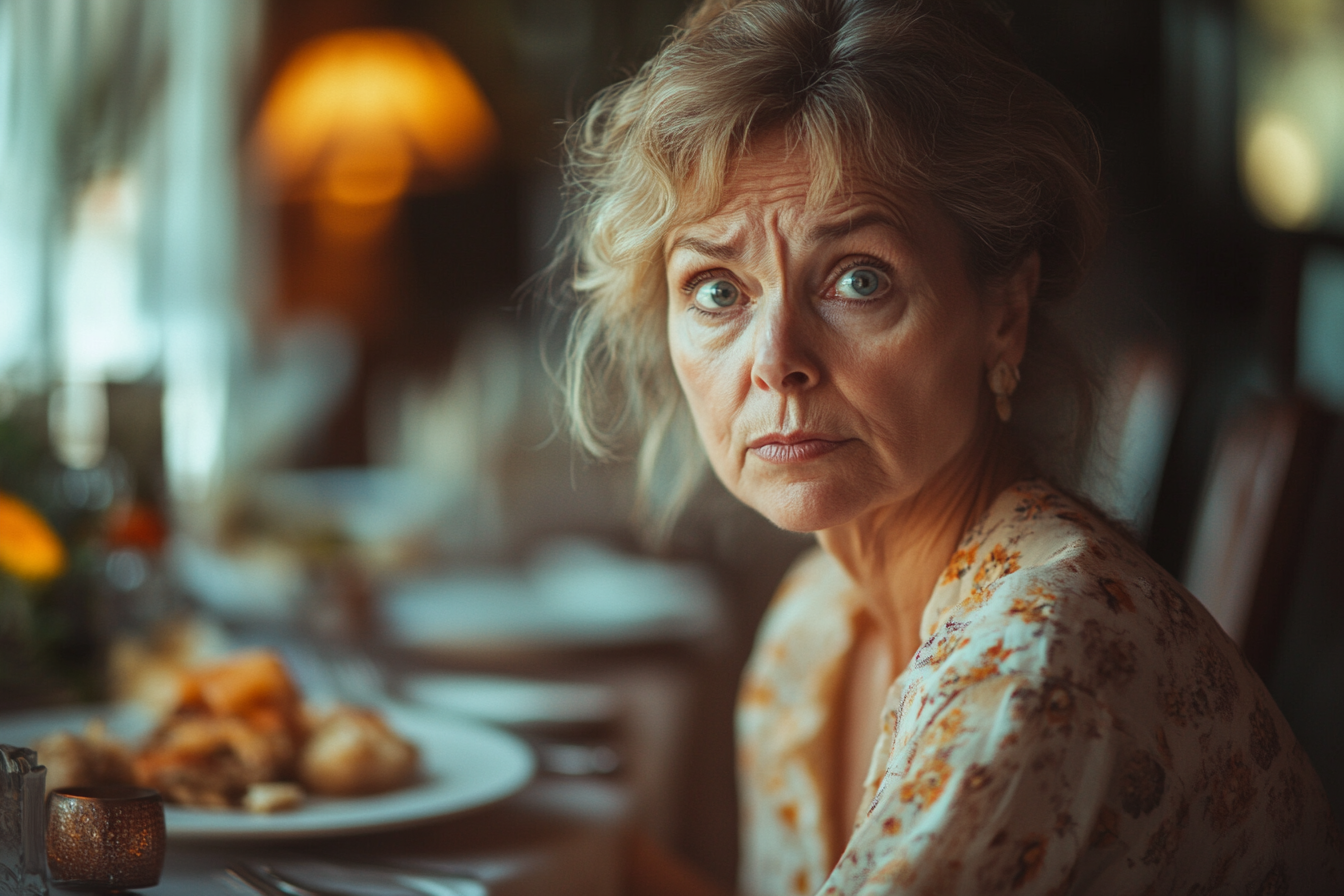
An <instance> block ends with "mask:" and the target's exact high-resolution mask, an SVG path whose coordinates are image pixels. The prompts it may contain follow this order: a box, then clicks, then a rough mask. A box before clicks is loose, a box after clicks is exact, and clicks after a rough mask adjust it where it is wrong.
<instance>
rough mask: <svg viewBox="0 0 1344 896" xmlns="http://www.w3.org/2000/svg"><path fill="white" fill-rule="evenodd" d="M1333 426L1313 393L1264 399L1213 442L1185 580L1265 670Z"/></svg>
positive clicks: (1239, 415) (1237, 415)
mask: <svg viewBox="0 0 1344 896" xmlns="http://www.w3.org/2000/svg"><path fill="white" fill-rule="evenodd" d="M1329 425H1330V417H1329V415H1328V414H1327V413H1326V412H1324V411H1322V410H1321V409H1320V408H1319V407H1317V406H1316V405H1314V404H1313V403H1311V402H1310V401H1308V400H1306V399H1303V398H1289V399H1269V398H1257V399H1253V400H1252V401H1250V402H1248V403H1247V404H1246V405H1244V406H1243V407H1241V408H1240V409H1239V410H1238V411H1237V412H1236V413H1235V414H1233V415H1232V417H1231V418H1229V420H1228V421H1227V423H1226V424H1225V425H1224V426H1223V428H1222V430H1221V432H1220V434H1219V437H1218V439H1217V442H1216V443H1215V446H1214V451H1213V458H1212V462H1211V464H1210V467H1209V474H1208V477H1207V478H1206V480H1205V484H1204V492H1203V496H1202V498H1201V501H1200V507H1199V510H1198V512H1197V514H1196V517H1195V528H1194V537H1193V539H1192V543H1191V549H1190V554H1189V557H1188V559H1187V562H1186V572H1185V577H1184V578H1185V584H1186V587H1188V588H1189V589H1190V591H1191V592H1192V593H1194V594H1195V596H1196V597H1198V598H1199V599H1200V600H1201V601H1202V602H1203V603H1204V605H1205V606H1206V607H1208V609H1209V611H1210V612H1211V613H1212V614H1213V616H1214V618H1215V619H1217V620H1218V622H1219V624H1221V625H1222V626H1223V628H1224V629H1225V630H1226V631H1227V633H1228V634H1229V635H1231V636H1232V637H1233V639H1235V640H1236V641H1237V643H1238V644H1240V645H1241V647H1242V649H1243V650H1244V651H1245V653H1246V657H1247V659H1248V660H1250V662H1251V665H1252V666H1254V667H1255V668H1256V670H1257V671H1259V672H1260V673H1261V674H1262V675H1263V674H1265V673H1266V672H1267V670H1268V666H1269V664H1270V662H1271V661H1272V660H1273V653H1274V649H1275V647H1276V646H1277V643H1278V635H1279V629H1280V627H1281V625H1282V622H1283V615H1284V611H1285V609H1286V607H1287V603H1288V599H1289V596H1290V594H1291V593H1292V587H1293V579H1294V575H1295V573H1296V570H1297V565H1298V562H1299V560H1300V553H1301V545H1302V541H1303V533H1304V531H1305V526H1306V521H1307V515H1308V514H1309V512H1310V509H1311V498H1312V495H1313V490H1314V486H1315V483H1316V480H1317V479H1318V477H1319V476H1320V473H1321V468H1322V464H1323V460H1324V456H1325V448H1326V443H1327V439H1328V434H1329V433H1328V430H1329Z"/></svg>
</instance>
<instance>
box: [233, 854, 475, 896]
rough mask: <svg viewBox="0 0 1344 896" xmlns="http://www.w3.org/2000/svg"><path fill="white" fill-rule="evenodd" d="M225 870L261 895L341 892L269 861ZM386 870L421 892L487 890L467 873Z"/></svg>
mask: <svg viewBox="0 0 1344 896" xmlns="http://www.w3.org/2000/svg"><path fill="white" fill-rule="evenodd" d="M228 871H229V874H231V875H233V876H234V877H235V878H237V879H238V880H240V881H242V882H243V883H244V884H246V885H247V886H249V887H251V888H252V889H253V890H255V891H257V892H258V893H261V894H262V896H342V894H339V893H336V892H335V891H329V890H315V889H313V888H312V887H309V886H306V885H304V884H301V883H299V882H298V881H296V880H294V878H292V877H288V876H287V875H284V874H282V873H281V872H279V871H277V870H276V869H274V868H272V867H271V866H269V865H252V864H249V863H247V862H236V863H234V864H233V865H230V866H229V869H228ZM387 874H388V876H389V877H390V878H391V879H392V880H394V881H396V882H397V883H398V884H400V885H401V886H403V887H405V888H406V889H408V890H414V891H415V892H417V893H423V894H424V896H487V893H488V892H489V891H488V890H487V889H486V887H485V885H484V884H482V883H481V882H480V881H478V880H475V879H474V878H470V877H459V876H452V877H445V878H441V879H434V878H430V877H425V876H422V875H418V874H408V873H405V872H402V871H397V870H394V869H388V871H387Z"/></svg>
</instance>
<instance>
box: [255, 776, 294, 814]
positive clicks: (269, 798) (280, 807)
mask: <svg viewBox="0 0 1344 896" xmlns="http://www.w3.org/2000/svg"><path fill="white" fill-rule="evenodd" d="M304 796H305V794H304V792H303V788H302V787H300V786H299V785H298V784H295V783H294V782H293V781H266V782H263V783H260V784H252V785H250V786H249V787H248V788H247V793H246V794H244V795H243V808H244V809H246V810H247V811H249V812H283V811H285V810H286V809H297V808H298V807H299V806H301V805H303V800H304Z"/></svg>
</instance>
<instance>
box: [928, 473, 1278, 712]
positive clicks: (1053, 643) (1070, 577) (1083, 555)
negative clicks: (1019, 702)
mask: <svg viewBox="0 0 1344 896" xmlns="http://www.w3.org/2000/svg"><path fill="white" fill-rule="evenodd" d="M925 625H926V626H927V630H926V632H925V635H926V639H927V640H926V641H925V643H924V644H923V645H922V646H921V647H920V649H919V651H918V652H917V653H916V654H915V657H914V659H912V661H911V666H910V668H911V671H912V672H913V673H914V674H915V675H916V676H917V677H919V678H922V679H924V680H925V684H926V685H933V679H936V680H937V681H938V684H937V685H935V687H937V688H938V689H940V690H941V689H943V688H944V687H949V686H950V687H956V686H958V685H957V683H958V682H959V681H961V680H962V679H963V678H964V676H965V674H966V672H965V670H964V669H963V667H965V669H974V670H981V673H983V672H984V671H985V670H991V671H993V672H994V673H995V674H1000V673H1001V674H1012V675H1015V676H1021V677H1025V678H1027V679H1030V680H1035V681H1039V682H1062V683H1065V684H1067V686H1068V687H1070V688H1071V689H1077V690H1079V691H1082V692H1084V693H1087V694H1088V695H1090V696H1091V697H1092V698H1094V699H1097V700H1098V701H1100V703H1101V704H1102V705H1103V706H1104V707H1105V708H1106V709H1107V711H1109V712H1111V713H1112V714H1113V715H1114V716H1115V717H1116V718H1117V719H1119V720H1120V724H1122V725H1125V724H1134V725H1139V726H1142V727H1145V728H1151V727H1152V726H1153V725H1155V724H1158V723H1161V724H1163V725H1169V726H1173V730H1177V729H1179V730H1181V731H1185V732H1187V733H1189V732H1196V731H1207V730H1209V726H1214V727H1217V726H1220V725H1228V724H1233V723H1234V720H1238V721H1244V720H1245V719H1246V718H1248V717H1249V715H1250V714H1253V713H1257V712H1260V713H1261V714H1262V716H1263V714H1264V713H1268V712H1271V710H1262V707H1272V706H1273V701H1272V699H1271V698H1270V696H1269V693H1268V691H1267V689H1266V688H1265V686H1264V684H1263V683H1262V682H1261V681H1260V679H1259V678H1258V676H1256V674H1255V672H1254V671H1253V670H1251V668H1250V666H1249V665H1248V664H1247V663H1246V660H1245V658H1244V656H1243V655H1242V653H1241V651H1240V649H1239V648H1238V647H1237V646H1236V644H1235V643H1233V641H1232V640H1231V639H1230V638H1229V637H1228V636H1227V635H1226V634H1225V633H1224V632H1223V630H1222V628H1221V627H1220V626H1219V625H1218V623H1217V622H1216V621H1215V620H1214V619H1213V617H1212V616H1211V615H1210V614H1209V613H1208V612H1207V611H1206V610H1205V609H1204V607H1203V606H1202V605H1201V604H1200V603H1199V601H1198V600H1197V599H1196V598H1195V597H1194V596H1192V595H1191V594H1190V593H1189V592H1188V591H1186V590H1185V588H1183V587H1182V586H1181V585H1180V583H1179V582H1177V581H1176V580H1175V579H1174V578H1173V577H1172V576H1171V575H1170V574H1169V573H1167V572H1166V571H1165V570H1163V569H1162V568H1161V567H1160V566H1158V565H1157V564H1156V563H1155V562H1154V561H1153V560H1152V559H1150V558H1149V557H1148V556H1147V555H1146V554H1145V553H1144V552H1143V551H1142V549H1140V548H1139V547H1138V546H1137V545H1136V544H1135V543H1134V542H1133V541H1132V540H1131V539H1129V538H1128V537H1126V536H1125V535H1124V534H1123V533H1121V532H1119V531H1117V529H1116V528H1115V527H1114V526H1112V525H1110V524H1109V523H1107V522H1106V521H1105V520H1103V519H1101V518H1100V517H1099V515H1097V514H1094V513H1092V512H1090V511H1089V510H1088V509H1087V508H1086V507H1085V506H1083V505H1082V504H1081V503H1080V502H1077V501H1074V500H1072V499H1070V498H1068V497H1067V496H1065V495H1063V494H1061V493H1060V492H1058V491H1056V490H1054V489H1052V488H1050V487H1049V486H1048V485H1046V484H1044V483H1039V482H1027V483H1020V484H1018V485H1016V486H1014V487H1013V488H1011V489H1009V490H1008V491H1006V492H1005V493H1004V494H1003V495H1002V496H1000V498H999V500H998V501H996V502H995V504H994V506H993V507H992V508H991V510H990V512H989V513H987V514H986V516H985V517H984V519H983V520H982V521H981V523H980V524H979V525H977V526H976V527H975V528H974V529H973V530H972V531H971V532H970V533H968V536H967V539H966V540H965V541H964V542H963V544H962V546H961V547H960V548H959V550H958V552H957V556H956V557H954V558H953V562H952V563H951V564H950V565H949V567H948V570H947V572H946V573H945V574H944V576H943V578H942V580H941V581H940V583H939V585H938V588H937V590H935V592H934V595H933V598H932V599H931V600H930V609H929V611H928V612H926V615H925ZM1272 713H1273V715H1274V716H1275V725H1274V726H1273V727H1275V728H1280V727H1282V728H1283V729H1285V731H1286V723H1283V722H1282V720H1281V717H1278V714H1277V710H1273V711H1272ZM1262 727H1263V726H1262Z"/></svg>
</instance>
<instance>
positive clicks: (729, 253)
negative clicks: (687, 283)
mask: <svg viewBox="0 0 1344 896" xmlns="http://www.w3.org/2000/svg"><path fill="white" fill-rule="evenodd" d="M678 249H690V250H691V251H692V252H696V253H699V254H700V255H704V256H705V257H706V258H713V259H715V260H716V261H732V260H734V259H735V258H737V257H739V256H740V255H741V254H742V253H741V252H740V251H739V250H738V248H737V247H736V246H734V245H731V244H730V243H715V242H711V241H709V240H702V239H700V238H699V237H694V236H681V237H677V239H676V240H675V241H674V242H673V243H672V248H671V249H670V250H669V252H668V254H669V255H670V254H671V253H672V252H675V251H677V250H678Z"/></svg>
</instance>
